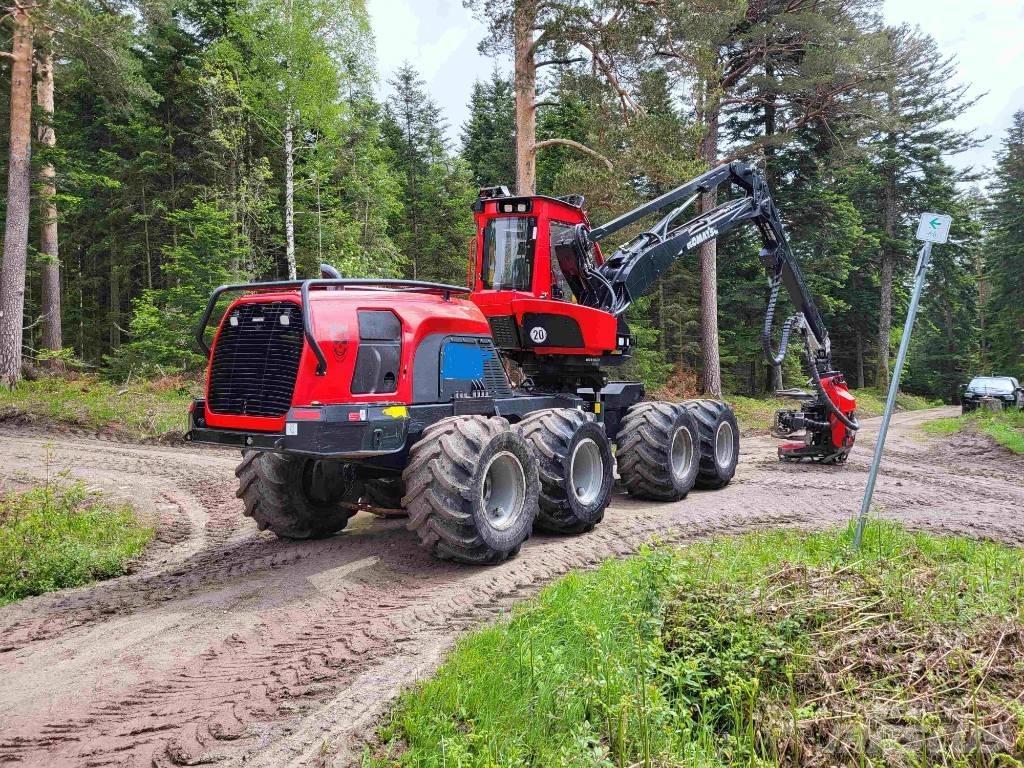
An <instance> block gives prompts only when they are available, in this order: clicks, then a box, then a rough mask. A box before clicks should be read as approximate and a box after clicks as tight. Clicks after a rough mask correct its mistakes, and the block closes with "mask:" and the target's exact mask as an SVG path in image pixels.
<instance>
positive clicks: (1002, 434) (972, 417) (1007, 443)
mask: <svg viewBox="0 0 1024 768" xmlns="http://www.w3.org/2000/svg"><path fill="white" fill-rule="evenodd" d="M924 429H925V431H926V432H930V433H932V434H934V435H952V434H955V433H957V432H981V433H982V434H985V435H988V436H989V437H991V438H992V439H993V440H995V441H996V442H997V443H999V444H1000V445H1002V446H1003V447H1005V448H1008V449H1009V450H1011V451H1012V452H1013V453H1018V454H1020V453H1024V412H1022V411H1018V410H1015V409H1014V410H1005V411H1002V412H999V413H993V412H992V411H984V410H977V411H972V412H971V413H968V414H967V415H965V416H958V417H956V418H952V419H937V420H935V421H930V422H928V423H927V424H925V425H924Z"/></svg>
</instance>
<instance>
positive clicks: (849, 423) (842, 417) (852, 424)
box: [807, 347, 860, 432]
mask: <svg viewBox="0 0 1024 768" xmlns="http://www.w3.org/2000/svg"><path fill="white" fill-rule="evenodd" d="M807 364H808V365H809V366H810V369H811V379H812V380H813V381H814V387H815V389H817V390H818V394H820V395H821V399H822V400H823V401H824V402H825V407H826V408H827V409H828V412H829V413H831V414H832V415H833V416H835V417H836V418H837V419H839V421H840V423H841V424H843V426H845V427H846V428H847V429H852V430H853V431H854V432H856V431H857V430H858V429H860V424H859V423H858V422H857V419H856V418H852V419H851V418H850V417H849V416H847V415H846V414H845V413H843V412H842V411H840V410H839V408H837V407H836V404H835V403H833V402H832V398H831V397H829V396H828V393H827V392H826V391H825V385H824V384H822V383H821V374H820V373H818V363H817V361H816V360H815V359H814V354H813V353H812V352H811V350H810V348H809V347H808V349H807Z"/></svg>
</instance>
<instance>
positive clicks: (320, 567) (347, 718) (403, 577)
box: [0, 412, 1024, 766]
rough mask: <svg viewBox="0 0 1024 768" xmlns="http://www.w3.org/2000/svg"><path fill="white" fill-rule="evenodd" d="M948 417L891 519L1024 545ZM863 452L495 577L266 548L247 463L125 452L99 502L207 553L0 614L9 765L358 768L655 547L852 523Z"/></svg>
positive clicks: (889, 480) (1019, 528)
mask: <svg viewBox="0 0 1024 768" xmlns="http://www.w3.org/2000/svg"><path fill="white" fill-rule="evenodd" d="M936 415H948V414H947V413H945V412H937V413H931V414H926V415H922V414H902V415H901V416H899V417H898V418H897V421H896V422H895V424H894V429H893V431H892V432H891V433H890V434H891V437H890V443H889V446H888V448H887V454H886V464H885V474H884V476H883V478H882V479H881V480H880V483H879V488H878V492H877V497H876V498H877V499H878V501H879V503H880V504H881V505H882V506H883V507H884V508H885V511H886V513H888V514H897V515H898V516H899V517H900V518H901V519H905V520H906V521H908V522H909V523H910V524H912V525H916V526H922V527H930V528H936V529H939V530H943V531H949V532H958V533H968V534H970V535H975V536H992V537H994V538H1000V539H1003V540H1006V541H1010V542H1015V543H1019V542H1021V541H1024V521H1020V520H1017V519H1015V518H1016V517H1017V516H1016V515H1012V514H1008V512H1009V511H1010V510H1011V509H1018V510H1019V509H1020V508H1021V507H1022V506H1024V481H1022V480H1021V474H1022V472H1021V470H1022V469H1024V466H1022V463H1021V462H1019V460H1014V459H1010V458H1008V455H1006V454H1005V453H1003V452H998V453H997V455H996V457H995V458H993V450H992V448H991V446H987V447H986V444H985V441H984V439H983V438H980V437H971V436H967V437H966V438H965V440H964V441H963V445H962V446H960V444H959V443H957V444H953V443H949V442H946V441H936V440H924V439H922V438H919V437H916V436H914V434H913V431H914V430H913V426H914V425H915V424H916V423H918V422H919V421H921V420H923V419H925V418H928V417H935V416H936ZM871 431H872V427H871V426H868V427H867V428H866V429H865V430H864V432H865V435H864V436H863V437H871V436H872V435H871V434H870V433H871ZM863 437H862V442H861V444H860V445H859V446H858V451H857V453H856V454H855V457H854V459H852V460H851V462H850V463H849V464H848V465H847V466H845V467H838V468H826V467H808V466H805V465H780V464H778V463H777V462H776V460H775V458H774V450H773V444H772V443H771V441H768V440H766V439H757V438H754V439H749V438H748V439H747V440H745V442H744V447H745V451H744V455H743V457H742V462H741V467H740V471H739V474H738V475H737V479H736V480H735V481H734V482H733V483H732V484H731V485H730V486H728V487H727V488H725V489H723V490H721V491H715V492H707V493H698V492H694V493H693V494H691V496H690V498H689V499H687V500H685V501H683V502H680V503H677V504H664V505H650V504H647V503H639V502H636V501H632V500H630V499H628V498H626V497H623V496H617V497H616V498H615V501H614V503H613V507H612V508H611V509H610V510H609V514H608V516H607V517H606V519H605V522H604V523H603V524H602V525H601V526H599V527H598V528H597V529H596V530H595V531H593V532H591V533H590V534H587V535H584V536H580V537H567V538H563V537H536V538H535V539H534V540H533V541H531V542H529V543H528V544H527V545H526V546H525V547H524V549H523V552H522V554H521V555H520V557H518V558H516V559H515V560H512V561H510V562H508V563H506V564H503V565H501V566H496V567H493V568H484V569H475V568H466V567H463V566H454V565H446V564H443V563H438V562H436V561H434V560H432V559H430V558H429V557H428V556H427V555H426V554H424V553H422V552H421V551H420V550H419V549H418V548H417V547H416V545H415V537H413V536H412V534H410V533H408V532H407V531H405V530H404V528H403V527H402V522H401V521H385V520H378V519H376V518H366V516H365V515H360V516H358V517H357V518H355V519H354V520H353V525H352V527H351V529H350V530H349V531H346V532H345V533H344V534H342V535H341V536H338V537H335V538H332V539H330V540H327V541H320V542H301V543H295V542H290V543H289V542H281V541H278V540H276V539H275V538H274V537H273V536H272V535H270V534H264V533H259V532H257V531H256V530H255V526H253V524H252V522H251V521H250V520H248V519H246V518H243V517H242V516H241V508H240V506H241V505H240V503H239V502H237V500H235V499H234V496H233V491H234V484H233V480H234V477H233V475H232V470H233V467H234V464H235V463H236V461H237V459H236V456H235V455H234V454H231V453H228V454H225V453H221V452H215V451H198V450H193V449H181V450H174V449H167V448H163V447H161V448H151V447H141V446H133V447H127V446H125V447H122V448H119V449H118V451H120V453H119V452H118V451H114V453H115V455H117V456H118V458H116V459H111V458H109V457H108V458H107V459H106V460H103V459H97V458H95V457H93V458H89V457H85V458H84V460H83V461H82V463H81V464H76V468H75V472H76V473H78V474H79V475H80V476H83V477H84V478H86V479H87V482H93V483H96V484H100V485H102V484H103V483H104V482H106V481H108V480H109V479H110V477H109V475H110V473H111V472H114V473H115V474H116V473H122V474H123V475H124V476H123V477H121V480H122V481H123V482H124V483H127V484H129V485H131V484H132V483H137V485H138V486H139V487H140V489H142V491H143V492H148V490H147V489H151V488H152V489H157V490H159V492H160V493H171V494H175V495H176V497H177V498H179V499H180V503H181V504H198V505H200V506H201V507H202V511H203V515H204V519H203V520H202V521H198V520H196V521H194V522H193V523H191V525H192V526H193V529H192V531H191V534H190V537H189V539H188V540H187V541H188V542H191V543H189V544H188V545H187V546H185V545H184V544H178V545H176V546H178V550H174V547H170V548H167V549H165V551H163V552H161V553H159V554H158V555H157V556H156V557H155V558H151V559H150V561H149V562H147V563H144V564H143V566H142V567H141V568H140V570H139V572H138V573H135V574H132V575H129V576H126V577H123V578H121V579H116V580H113V581H110V582H106V583H103V584H98V585H95V586H93V587H87V588H82V589H78V590H71V591H68V592H64V593H58V594H56V595H51V596H43V597H40V598H33V599H31V600H27V601H24V602H23V603H21V604H19V605H16V606H9V607H7V608H4V609H0V674H2V675H3V677H4V680H5V686H3V690H0V762H4V761H8V762H13V761H18V763H19V764H23V765H47V766H50V765H96V766H100V765H118V766H143V765H155V766H165V765H189V764H197V763H199V762H208V761H218V762H221V763H224V764H228V765H240V764H242V763H243V762H244V763H245V765H247V766H250V765H257V766H282V765H295V766H298V765H318V764H323V763H324V762H330V763H334V764H338V765H345V764H347V763H348V762H349V761H351V760H352V759H354V757H353V756H354V755H357V754H358V749H359V739H360V738H362V737H367V736H369V735H371V731H372V728H373V724H374V722H375V718H376V717H378V716H379V714H380V713H381V712H382V711H383V708H384V707H385V706H386V704H387V702H388V701H390V700H391V698H392V697H393V696H394V695H395V694H396V693H397V691H398V690H399V688H400V687H401V686H402V685H404V684H407V683H409V682H411V681H413V680H415V679H417V678H418V677H420V676H421V675H423V674H425V673H427V672H429V670H430V669H432V668H433V666H434V665H436V664H437V663H438V661H439V660H440V659H441V658H442V657H443V655H444V653H445V652H446V651H447V649H448V648H449V647H450V645H451V643H452V642H453V640H454V638H456V637H457V636H458V635H459V634H460V633H461V632H463V631H464V630H466V629H468V628H470V627H473V626H475V625H477V624H479V623H480V622H481V621H485V620H488V619H491V618H493V617H494V616H496V615H498V614H499V613H501V612H502V611H504V610H506V609H507V608H508V607H509V606H511V605H512V604H514V602H516V601H517V600H518V599H521V598H522V597H524V596H526V595H529V594H532V593H534V592H535V591H537V590H538V589H539V588H540V587H541V586H543V585H544V584H546V583H547V582H549V581H550V580H551V579H553V578H555V577H557V576H559V575H561V574H563V573H565V572H566V571H568V570H570V569H573V568H586V567H590V566H593V565H595V564H596V563H598V562H600V561H601V560H603V559H605V558H607V557H613V556H621V555H624V554H628V553H630V552H633V551H635V550H636V549H638V548H639V547H640V546H642V545H643V544H644V543H647V542H649V541H651V540H652V539H660V540H663V541H684V540H691V539H694V538H703V537H708V536H718V535H728V534H733V533H738V532H741V531H746V530H752V529H757V528H768V527H778V526H798V527H819V526H821V525H826V524H832V523H838V522H841V521H843V520H845V519H846V518H847V517H848V516H849V515H850V513H851V512H852V511H853V510H855V509H856V508H857V506H858V504H859V498H860V493H861V492H862V490H863V483H864V473H865V472H866V468H867V464H868V461H869V460H870V450H869V447H868V446H866V445H865V443H867V442H868V441H867V440H864V439H863ZM979 441H980V442H979ZM12 444H13V446H14V448H13V451H14V452H15V453H19V452H20V453H22V454H25V455H28V456H31V455H32V452H33V451H36V452H37V453H38V450H39V445H38V444H35V445H25V444H24V443H23V442H22V441H21V439H19V438H16V437H15V438H12V439H11V440H9V441H8V443H7V445H8V448H6V449H5V454H6V453H10V452H11V451H12V449H11V447H10V446H11V445H12ZM80 445H81V446H83V447H85V448H88V447H89V445H90V444H89V443H87V442H86V443H81V444H80ZM958 448H961V450H958ZM104 449H105V450H107V447H106V446H104ZM94 450H95V449H94ZM23 463H24V462H23ZM7 464H8V466H6V467H5V468H4V469H5V471H6V470H8V469H10V462H7ZM15 464H17V462H15ZM979 465H984V466H986V467H987V468H988V469H987V470H986V469H982V468H979ZM114 479H115V480H116V479H117V478H114ZM168 483H169V485H167V484H168ZM364 518H366V519H364ZM197 527H198V529H197ZM197 542H198V543H197ZM172 550H174V551H172Z"/></svg>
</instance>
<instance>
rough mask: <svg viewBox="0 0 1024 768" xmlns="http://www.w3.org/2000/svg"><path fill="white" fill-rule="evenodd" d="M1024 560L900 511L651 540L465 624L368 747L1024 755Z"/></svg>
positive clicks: (524, 759)
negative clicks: (799, 527)
mask: <svg viewBox="0 0 1024 768" xmlns="http://www.w3.org/2000/svg"><path fill="white" fill-rule="evenodd" d="M1022 569H1024V565H1022V561H1021V558H1020V556H1019V552H1017V551H1015V550H1012V549H1010V548H1006V547H1002V546H999V545H996V544H992V543H982V542H974V541H968V540H964V539H957V538H939V537H933V536H927V535H924V534H912V533H909V532H907V531H905V530H903V529H901V528H899V527H897V526H895V525H892V524H889V523H872V524H871V525H870V526H869V528H868V536H867V539H866V543H865V547H864V549H863V550H862V551H861V552H860V553H853V552H851V550H850V532H849V531H842V532H830V533H816V534H803V533H794V532H785V531H780V532H770V533H757V534H751V535H747V536H743V537H739V538H734V539H723V540H717V541H713V542H709V543H701V544H695V545H691V546H688V547H685V548H682V549H679V550H675V551H669V550H650V551H645V552H643V553H642V554H640V555H639V556H637V557H634V558H630V559H628V560H624V561H614V562H609V563H607V564H605V565H604V566H603V567H602V568H600V569H599V570H597V571H595V572H592V573H588V574H581V573H572V574H570V575H569V576H567V577H565V578H564V579H562V580H560V581H559V582H557V583H556V584H554V585H553V586H551V587H549V588H548V589H546V590H545V591H544V592H542V593H541V594H540V596H539V597H538V598H536V599H535V600H533V601H530V602H529V603H527V604H526V605H524V606H522V607H520V608H518V609H517V610H515V611H514V612H513V613H512V615H511V616H510V617H509V618H508V619H507V620H505V621H502V622H499V623H498V624H497V625H495V626H492V627H489V628H487V629H484V630H482V631H480V632H477V633H475V634H473V635H471V636H469V637H468V638H466V639H464V640H463V641H462V642H460V643H459V644H458V646H457V648H456V650H455V651H454V652H453V653H452V655H451V656H450V658H449V659H448V661H447V662H446V663H445V664H444V665H443V666H442V667H441V669H440V670H439V671H438V672H437V674H436V675H435V676H434V677H433V678H432V679H430V680H428V681H427V682H425V683H423V684H421V685H419V686H418V687H417V688H415V689H414V690H411V691H408V692H407V693H405V694H404V695H403V696H402V698H401V700H400V702H399V703H398V705H397V706H396V708H395V709H394V711H393V713H392V715H391V717H390V718H389V719H388V721H387V722H386V723H385V724H384V725H383V727H382V728H381V731H380V733H379V741H378V743H376V745H375V746H374V747H373V749H368V751H367V754H366V756H365V759H364V763H365V765H367V766H385V765H397V766H417V767H419V766H423V767H424V768H425V767H426V766H439V767H440V766H497V765H500V766H545V767H547V766H620V767H623V768H624V767H625V766H631V767H632V766H726V765H729V766H735V765H748V766H776V765H787V766H788V765H809V766H816V765H820V766H826V765H838V764H857V765H865V766H867V765H878V766H881V765H896V766H900V765H904V766H914V767H916V766H924V765H935V764H945V765H968V764H970V765H993V766H995V765H1017V764H1019V763H1017V762H1015V761H1019V760H1021V759H1022V758H1024V735H1022V734H1024V731H1022V726H1024V709H1022V706H1021V690H1022V686H1021V680H1024V625H1022V621H1024V613H1022V611H1024V609H1022V606H1024V570H1022Z"/></svg>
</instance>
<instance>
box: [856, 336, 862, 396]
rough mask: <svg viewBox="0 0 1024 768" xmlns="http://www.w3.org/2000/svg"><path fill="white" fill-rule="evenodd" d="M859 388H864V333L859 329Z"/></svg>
mask: <svg viewBox="0 0 1024 768" xmlns="http://www.w3.org/2000/svg"><path fill="white" fill-rule="evenodd" d="M857 389H864V334H862V333H861V332H860V328H858V329H857Z"/></svg>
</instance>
